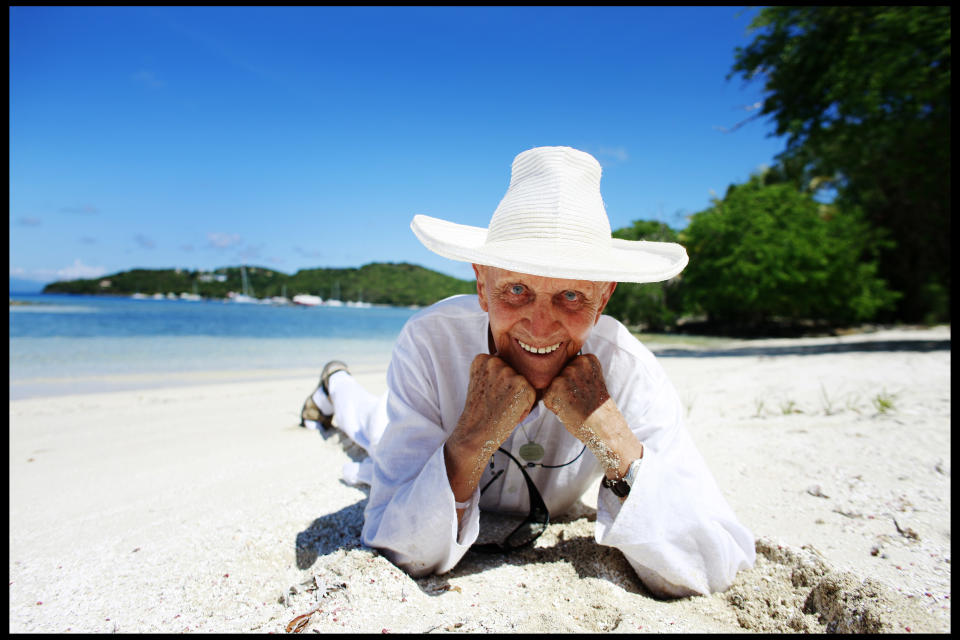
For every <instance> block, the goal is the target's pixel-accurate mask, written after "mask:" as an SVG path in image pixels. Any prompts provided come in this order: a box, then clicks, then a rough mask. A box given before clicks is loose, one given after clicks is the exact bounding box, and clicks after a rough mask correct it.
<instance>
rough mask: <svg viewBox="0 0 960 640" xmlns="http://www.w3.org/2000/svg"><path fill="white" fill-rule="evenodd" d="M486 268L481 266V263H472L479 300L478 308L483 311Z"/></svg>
mask: <svg viewBox="0 0 960 640" xmlns="http://www.w3.org/2000/svg"><path fill="white" fill-rule="evenodd" d="M486 273H487V272H486V270H485V269H484V268H483V265H480V264H474V265H473V275H475V276H476V277H477V298H478V300H479V301H480V308H481V309H483V310H484V311H487V310H488V309H487V286H486V285H487V282H486V279H485V278H486Z"/></svg>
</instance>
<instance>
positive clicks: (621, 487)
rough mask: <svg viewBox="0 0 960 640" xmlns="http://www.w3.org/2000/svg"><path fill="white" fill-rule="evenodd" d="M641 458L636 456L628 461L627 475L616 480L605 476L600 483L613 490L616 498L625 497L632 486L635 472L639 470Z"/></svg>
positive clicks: (635, 475)
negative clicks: (631, 460)
mask: <svg viewBox="0 0 960 640" xmlns="http://www.w3.org/2000/svg"><path fill="white" fill-rule="evenodd" d="M642 460H643V458H637V459H636V460H634V461H633V462H631V463H630V468H629V469H627V475H625V476H624V477H622V478H617V479H616V480H611V479H610V478H608V477H607V476H604V477H603V480H601V481H600V483H601V484H602V485H603V486H604V487H606V488H607V489H610V491H612V492H613V495H615V496H617V497H618V498H626V497H627V496H628V495H630V487H631V486H633V483H634V481H635V480H636V478H637V473H638V472H639V471H640V463H641V461H642Z"/></svg>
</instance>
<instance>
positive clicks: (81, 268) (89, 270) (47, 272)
mask: <svg viewBox="0 0 960 640" xmlns="http://www.w3.org/2000/svg"><path fill="white" fill-rule="evenodd" d="M106 273H107V270H106V268H104V267H93V266H90V265H87V264H84V263H83V261H82V260H80V258H77V259H75V260H74V261H73V264H72V265H70V266H69V267H63V268H62V269H24V268H23V267H10V277H14V278H23V279H24V280H33V281H35V282H53V281H55V280H77V279H81V278H99V277H100V276H102V275H104V274H106Z"/></svg>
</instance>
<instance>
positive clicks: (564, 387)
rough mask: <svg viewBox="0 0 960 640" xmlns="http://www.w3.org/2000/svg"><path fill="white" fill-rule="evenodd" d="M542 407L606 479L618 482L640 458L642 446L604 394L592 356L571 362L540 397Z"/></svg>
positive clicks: (602, 384)
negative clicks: (580, 444) (585, 449)
mask: <svg viewBox="0 0 960 640" xmlns="http://www.w3.org/2000/svg"><path fill="white" fill-rule="evenodd" d="M543 404H544V405H546V407H547V409H550V411H552V412H553V413H555V414H556V416H557V417H558V418H560V421H561V422H563V426H565V427H566V428H567V431H569V432H570V433H571V434H573V435H574V436H575V437H576V438H577V439H578V440H580V441H581V442H583V443H584V444H585V445H587V447H588V448H589V449H590V451H591V452H593V454H594V455H595V456H596V457H597V460H599V461H600V464H601V465H603V467H604V471H605V473H606V475H607V476H608V477H610V478H622V477H623V476H624V475H626V473H627V470H628V469H629V468H630V463H631V462H633V461H634V460H636V459H637V458H640V457H642V456H643V444H642V443H641V442H640V441H639V440H638V439H637V437H636V436H635V435H634V434H633V432H631V431H630V427H629V426H628V425H627V421H626V420H625V419H624V417H623V414H621V413H620V410H619V409H618V408H617V405H616V403H615V402H614V401H613V398H611V397H610V394H609V393H608V392H607V383H606V382H605V381H604V379H603V369H602V368H601V367H600V361H599V360H598V359H597V357H596V356H595V355H593V354H592V353H587V354H583V355H579V356H577V357H575V358H573V359H572V360H571V361H570V362H569V363H567V366H566V367H564V369H563V370H562V371H561V372H560V373H559V374H558V375H557V377H556V378H554V379H553V382H551V383H550V386H549V387H547V391H546V392H545V393H544V394H543Z"/></svg>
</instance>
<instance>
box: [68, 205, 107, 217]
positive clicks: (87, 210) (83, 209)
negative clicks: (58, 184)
mask: <svg viewBox="0 0 960 640" xmlns="http://www.w3.org/2000/svg"><path fill="white" fill-rule="evenodd" d="M60 213H75V214H78V215H92V214H94V213H100V209H98V208H97V207H95V206H93V205H92V204H82V205H80V206H78V207H60Z"/></svg>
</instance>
